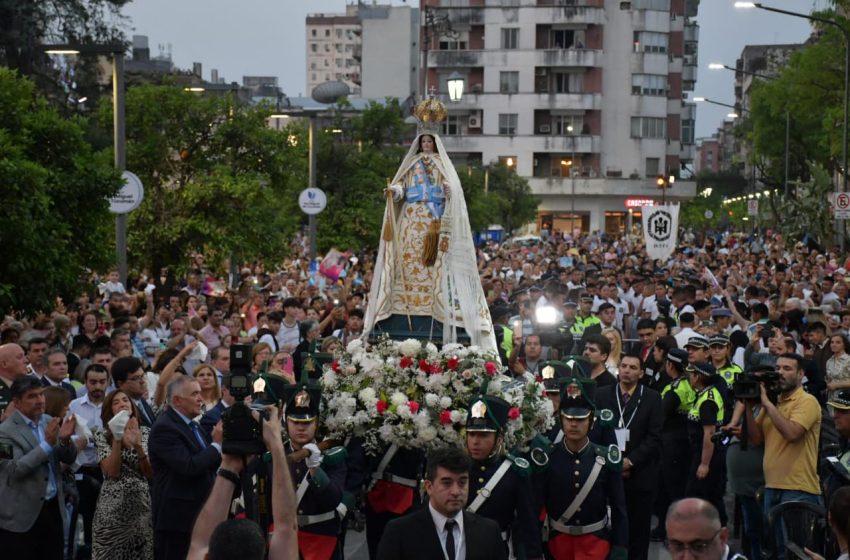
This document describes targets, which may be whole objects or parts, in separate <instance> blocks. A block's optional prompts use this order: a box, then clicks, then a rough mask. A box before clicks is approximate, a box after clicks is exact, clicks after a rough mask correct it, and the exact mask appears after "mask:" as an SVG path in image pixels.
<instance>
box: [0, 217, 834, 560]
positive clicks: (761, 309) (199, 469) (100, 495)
mask: <svg viewBox="0 0 850 560" xmlns="http://www.w3.org/2000/svg"><path fill="white" fill-rule="evenodd" d="M682 239H683V241H684V242H683V243H682V244H681V245H680V246H679V247H678V248H677V250H676V251H675V252H674V253H673V254H672V255H671V257H670V258H669V259H667V260H666V261H653V260H651V259H649V258H648V257H647V255H646V253H645V251H644V249H643V246H642V241H641V239H640V238H637V237H633V236H629V235H609V234H605V233H592V234H578V233H576V234H571V233H569V232H559V231H550V230H549V229H544V230H543V231H542V232H541V236H540V237H539V238H533V239H528V238H525V239H523V240H522V241H517V242H514V241H511V240H508V241H506V242H504V243H500V242H495V241H488V242H485V243H483V244H482V245H480V246H479V247H478V248H477V249H476V253H477V259H478V270H479V276H480V280H481V286H482V288H483V293H484V295H485V296H486V300H487V301H486V303H487V306H488V307H489V311H490V318H491V319H492V328H493V334H494V335H495V339H496V343H497V347H498V352H499V355H500V360H501V363H502V365H503V367H504V368H505V370H506V371H507V372H508V373H509V375H511V376H513V377H515V378H516V379H517V380H518V381H522V380H526V379H538V380H542V381H543V383H544V386H545V387H546V395H547V396H548V397H549V398H550V399H551V400H552V404H553V408H554V411H555V423H554V427H553V428H552V429H551V430H550V431H549V432H548V433H545V434H539V437H538V438H535V440H533V441H532V442H531V443H530V444H529V446H528V448H523V449H504V448H503V446H502V433H503V430H504V427H505V424H506V422H507V416H506V415H507V414H508V408H509V407H506V406H505V402H504V401H501V399H499V398H498V397H494V396H492V395H486V396H481V397H476V398H473V399H472V400H471V401H470V403H469V407H468V409H469V414H468V417H467V420H466V424H465V431H464V434H465V436H464V437H465V439H464V442H465V450H464V452H457V450H438V451H435V452H433V453H431V454H428V455H426V454H425V453H424V452H422V451H421V450H416V449H405V448H396V447H392V448H388V449H385V450H384V452H383V453H382V454H379V455H378V456H371V455H368V454H366V453H365V452H364V448H363V445H362V442H358V441H357V438H353V439H352V440H351V441H348V442H345V445H344V446H343V447H341V448H334V449H323V448H321V447H320V446H319V445H318V443H319V441H318V440H321V437H318V436H320V434H321V426H320V425H319V423H320V422H319V417H320V414H319V406H320V403H321V399H322V395H321V389H320V386H319V385H318V384H317V383H316V382H315V376H313V375H312V373H313V372H312V371H311V372H307V371H306V370H307V368H308V364H307V360H306V359H307V358H309V356H311V355H313V354H324V355H327V354H333V353H335V352H342V351H344V349H345V348H346V346H347V345H348V344H349V343H350V342H351V341H352V340H355V339H358V338H360V337H362V336H363V334H364V333H363V330H364V317H365V316H366V315H367V307H368V305H369V304H370V302H369V301H368V294H369V291H370V287H371V285H372V281H373V278H375V277H376V276H377V275H378V274H379V273H380V271H378V270H375V269H374V267H375V262H376V255H375V254H374V253H369V252H360V253H356V254H353V253H341V254H340V253H335V258H336V259H337V262H338V263H339V266H337V267H336V269H335V271H334V273H333V274H332V275H328V274H325V273H323V272H320V267H318V266H315V263H311V262H310V261H309V259H308V258H306V257H305V254H306V251H305V250H304V243H303V241H304V240H303V239H302V238H299V239H298V240H296V242H295V243H294V244H293V249H294V251H293V254H294V255H295V256H294V257H293V258H292V259H289V260H285V261H283V262H281V263H276V264H274V265H272V264H270V263H250V264H249V265H246V266H245V267H244V268H243V269H242V270H241V271H240V273H239V274H231V275H228V274H226V273H223V272H221V271H217V270H215V268H213V267H209V266H208V265H207V263H206V262H205V261H204V258H203V257H202V256H201V255H193V256H192V258H191V262H190V263H189V264H188V266H187V272H186V274H185V276H184V277H183V278H181V279H175V277H174V274H173V273H167V272H166V271H163V274H162V275H161V276H159V277H151V276H147V275H131V277H130V279H129V280H128V281H127V283H126V286H125V284H123V283H122V282H121V281H120V280H119V278H118V274H117V271H111V272H109V274H108V275H107V276H106V277H105V278H97V277H93V278H92V279H91V281H90V282H89V284H88V286H87V289H86V290H85V291H84V292H83V293H81V294H80V295H79V297H78V298H76V299H75V300H74V301H72V302H63V301H61V300H59V299H57V305H56V307H55V309H53V310H51V311H49V312H44V313H41V314H39V315H37V316H34V317H24V316H19V315H10V316H8V317H6V318H5V319H4V320H3V322H2V325H0V421H2V424H0V550H3V551H4V554H5V553H6V551H9V553H10V554H11V556H10V558H21V559H24V558H39V559H41V558H57V559H58V558H68V559H74V558H89V557H91V558H104V559H105V558H110V559H112V558H119V559H120V558H157V559H169V558H181V559H182V558H186V557H191V558H202V557H203V555H204V554H207V553H210V558H213V557H214V556H213V555H212V553H213V552H214V551H215V550H221V551H224V550H231V551H232V550H233V546H234V545H233V543H232V542H229V541H233V540H235V541H237V542H239V543H244V544H243V545H242V546H241V547H237V548H236V554H241V555H242V556H243V557H245V558H248V557H250V554H251V553H250V552H248V551H249V550H251V546H254V545H253V544H251V543H257V542H260V543H262V545H261V547H260V548H259V549H258V550H259V551H260V552H259V554H260V555H261V556H260V557H262V554H263V553H265V551H266V549H267V547H266V544H265V541H266V540H267V536H268V535H271V541H270V542H271V552H270V553H269V557H276V558H282V557H293V558H294V557H297V556H298V555H299V554H300V555H301V557H303V558H307V559H313V558H340V557H342V552H343V549H344V542H345V535H346V532H347V531H350V530H352V529H353V528H360V525H361V523H362V521H363V520H364V519H365V528H366V537H367V539H366V540H367V542H368V549H369V556H370V557H371V558H381V559H391V558H437V557H447V558H450V559H452V560H459V559H461V558H470V559H471V558H501V557H508V555H513V556H515V557H517V558H543V557H548V558H557V559H561V558H564V559H567V558H570V559H571V558H577V557H579V556H581V557H582V558H584V557H587V558H606V557H612V558H625V557H628V558H630V559H634V560H640V559H641V558H647V556H648V551H649V548H650V542H651V540H657V541H661V542H664V543H665V544H666V545H667V547H668V550H669V551H670V553H671V555H673V556H676V557H679V556H681V555H683V554H684V553H685V552H687V551H690V552H691V553H692V554H693V555H695V556H700V557H715V556H710V555H711V554H714V552H717V555H716V558H718V559H719V558H731V557H732V556H733V555H734V553H733V552H731V550H730V548H729V547H730V545H731V544H732V541H731V537H730V534H729V532H730V531H731V528H732V526H733V523H732V519H736V520H740V521H741V525H742V527H743V534H742V537H741V541H740V542H741V548H742V549H743V550H742V552H743V553H744V554H746V556H747V557H749V558H760V557H762V556H764V555H766V554H772V555H774V556H775V557H780V558H781V557H783V556H784V555H785V554H786V549H785V540H786V534H785V533H783V532H782V531H781V530H780V531H775V532H773V533H771V532H770V531H769V529H770V528H769V527H768V525H767V520H768V513H769V512H770V511H771V509H772V508H774V507H775V506H777V505H779V504H783V503H787V502H792V501H793V502H809V503H812V504H818V505H820V506H822V507H824V508H828V510H829V511H830V512H832V511H833V510H835V511H837V513H831V514H830V521H831V523H832V524H833V527H834V528H835V534H836V535H837V537H836V539H835V540H830V539H828V543H827V544H829V543H832V544H830V545H829V546H831V547H832V548H830V547H829V546H827V544H824V545H823V547H822V548H821V549H820V550H809V551H808V552H806V554H809V555H811V557H813V558H814V557H816V555H817V554H820V555H821V556H825V557H826V558H828V559H829V560H832V558H833V557H834V556H830V555H831V554H836V553H837V551H839V550H840V551H841V552H843V553H844V554H845V557H846V545H847V532H848V527H847V519H846V511H847V507H846V504H847V503H848V496H847V491H843V490H841V488H842V487H844V486H847V485H848V484H850V475H848V471H850V447H848V443H847V441H848V440H847V438H848V437H850V341H848V335H850V290H848V288H849V287H850V286H848V282H850V274H848V270H850V263H848V261H844V260H841V259H840V258H839V257H838V256H836V255H835V254H834V253H830V252H828V251H823V250H820V249H819V248H817V247H813V246H807V245H804V244H803V243H790V244H789V243H787V242H786V241H785V240H783V239H782V238H781V236H780V235H778V234H772V233H770V232H767V234H766V235H764V236H763V237H757V238H751V237H748V236H745V235H741V234H734V233H731V232H722V233H718V234H715V235H701V234H700V235H694V234H690V233H687V234H685V235H683V236H682ZM311 264H312V265H313V266H311ZM367 334H368V333H367ZM242 344H249V345H252V348H251V350H250V353H251V355H250V362H251V364H252V369H253V370H254V371H263V372H265V373H267V374H268V375H269V376H271V378H272V379H278V380H279V381H280V383H279V384H273V386H272V387H269V388H266V389H265V391H266V393H267V394H268V393H271V394H273V395H274V397H275V398H267V399H266V400H265V401H263V400H261V402H262V403H263V404H265V405H276V406H272V407H271V408H269V409H267V410H268V411H269V412H268V416H269V419H268V420H266V421H264V422H263V423H262V426H263V428H262V433H263V435H264V440H265V443H266V448H267V450H268V456H267V459H266V460H265V461H262V460H260V461H258V462H257V463H260V465H259V466H257V465H256V464H255V465H254V466H253V467H252V465H251V464H248V463H246V461H243V460H242V458H241V457H238V456H235V455H232V454H228V453H226V452H225V451H226V450H225V449H223V447H222V443H223V427H222V422H221V418H222V415H223V414H226V411H227V410H228V409H229V408H230V407H232V406H233V405H234V401H235V399H234V396H233V395H232V394H231V390H230V386H229V378H230V373H231V368H230V359H231V352H230V349H231V347H233V346H234V345H242ZM306 373H310V374H311V375H309V376H308V375H305V374H306ZM311 377H312V378H311ZM281 434H282V436H283V437H281ZM830 458H832V460H829V459H830ZM252 469H259V471H256V470H252ZM263 469H265V471H264V470H263ZM243 471H245V472H252V473H254V474H256V473H257V472H266V471H267V474H268V480H269V481H270V482H269V484H268V486H267V487H265V488H264V489H258V490H257V491H258V492H260V494H261V495H262V493H263V492H265V493H266V494H267V497H268V498H269V499H268V502H267V503H270V504H271V506H272V507H271V508H269V514H268V516H267V518H268V519H267V521H272V520H273V521H274V522H273V523H269V524H268V526H264V527H262V529H258V527H259V526H258V525H257V524H256V523H255V522H254V521H249V520H244V519H241V520H239V519H237V520H231V521H226V520H227V519H228V518H229V517H233V515H231V514H232V512H236V511H240V508H239V507H236V506H233V507H231V506H232V504H233V502H234V498H238V499H236V502H237V503H239V504H240V507H241V511H243V512H244V511H249V510H250V509H251V508H250V502H251V501H252V497H251V496H248V495H246V494H250V493H252V491H251V490H250V489H248V490H246V486H245V484H244V480H245V477H244V476H243V474H244V473H243ZM420 489H421V490H422V491H423V492H424V493H425V494H427V500H426V499H425V497H424V496H423V495H422V493H421V492H420ZM240 494H242V495H241V497H240V496H239V495H240ZM729 495H732V496H734V504H735V508H734V510H731V511H730V508H727V504H728V503H730V502H729V500H728V497H729ZM833 504H845V506H844V509H840V508H838V506H835V507H833ZM668 511H669V514H668ZM826 511H827V510H826V509H824V512H826ZM461 512H463V513H461ZM541 512H544V513H545V514H541ZM407 514H409V515H407ZM237 517H245V515H244V514H242V515H237ZM247 517H251V515H248V516H247ZM272 518H273V519H272ZM653 518H657V522H656V523H655V525H654V527H653ZM665 518H666V520H667V521H666V523H665ZM225 521H226V522H225ZM715 527H716V528H715ZM434 528H436V531H434ZM712 531H713V533H714V534H713V536H712V535H711V534H710V533H711V532H712ZM429 532H430V533H434V535H433V536H434V537H435V538H433V539H430V540H429V539H428V538H427V535H428V534H429ZM842 535H843V536H842ZM797 544H799V545H800V546H801V547H803V546H814V545H813V543H797ZM257 546H260V545H257ZM228 547H230V548H228ZM579 551H581V552H580V553H579ZM712 551H714V552H712ZM222 554H223V553H222ZM288 555H289V556H288ZM218 557H227V556H218ZM231 557H234V556H231Z"/></svg>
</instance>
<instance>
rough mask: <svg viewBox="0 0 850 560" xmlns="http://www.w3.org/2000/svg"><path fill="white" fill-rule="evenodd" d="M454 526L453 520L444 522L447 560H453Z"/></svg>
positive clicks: (455, 523)
mask: <svg viewBox="0 0 850 560" xmlns="http://www.w3.org/2000/svg"><path fill="white" fill-rule="evenodd" d="M455 525H457V522H456V521H455V520H454V519H449V520H447V521H446V525H445V527H446V533H447V534H446V554H447V555H448V557H449V560H455Z"/></svg>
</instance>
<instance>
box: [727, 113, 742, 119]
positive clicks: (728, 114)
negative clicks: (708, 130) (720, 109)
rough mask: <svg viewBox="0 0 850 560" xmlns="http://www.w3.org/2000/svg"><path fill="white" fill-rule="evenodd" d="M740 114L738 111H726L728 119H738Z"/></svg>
mask: <svg viewBox="0 0 850 560" xmlns="http://www.w3.org/2000/svg"><path fill="white" fill-rule="evenodd" d="M739 116H740V115H738V113H726V118H727V119H737V118H738V117H739Z"/></svg>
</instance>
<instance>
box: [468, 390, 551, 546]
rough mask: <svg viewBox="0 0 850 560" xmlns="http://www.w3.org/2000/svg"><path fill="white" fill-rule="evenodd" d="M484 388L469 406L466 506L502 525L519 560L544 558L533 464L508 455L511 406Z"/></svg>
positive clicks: (505, 535) (507, 539)
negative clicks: (505, 444)
mask: <svg viewBox="0 0 850 560" xmlns="http://www.w3.org/2000/svg"><path fill="white" fill-rule="evenodd" d="M485 393H486V387H484V388H482V391H481V393H480V394H479V395H476V396H475V397H474V398H473V399H472V400H471V401H470V402H469V406H468V411H469V413H468V416H467V421H466V449H467V452H468V453H469V456H470V457H471V458H472V470H471V471H470V473H469V503H467V505H466V510H467V511H470V512H472V513H477V514H478V515H481V516H484V517H489V518H490V519H493V520H494V521H496V522H497V523H498V524H499V528H500V529H501V530H502V538H503V539H504V540H505V543H506V546H507V543H508V542H509V540H510V541H511V542H513V549H514V556H515V557H516V558H517V559H519V560H522V559H525V558H542V557H543V550H542V546H541V542H540V526H539V524H538V522H537V510H536V508H535V505H534V497H533V495H532V491H531V480H530V474H531V465H530V463H529V462H528V460H527V459H525V458H523V457H515V456H513V455H511V454H505V453H504V451H503V440H502V436H503V433H504V429H505V425H506V424H507V421H508V411H509V410H510V408H511V405H510V404H509V403H508V402H507V401H505V400H504V399H501V398H499V397H495V396H492V395H486V394H485Z"/></svg>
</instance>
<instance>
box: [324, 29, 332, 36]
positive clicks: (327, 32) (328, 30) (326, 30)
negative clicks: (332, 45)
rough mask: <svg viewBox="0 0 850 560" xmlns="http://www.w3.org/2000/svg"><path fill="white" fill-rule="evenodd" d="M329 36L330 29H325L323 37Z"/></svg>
mask: <svg viewBox="0 0 850 560" xmlns="http://www.w3.org/2000/svg"><path fill="white" fill-rule="evenodd" d="M330 36H331V30H330V29H325V37H330Z"/></svg>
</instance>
